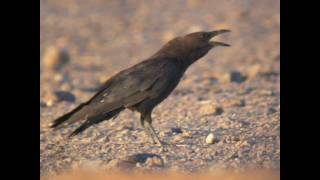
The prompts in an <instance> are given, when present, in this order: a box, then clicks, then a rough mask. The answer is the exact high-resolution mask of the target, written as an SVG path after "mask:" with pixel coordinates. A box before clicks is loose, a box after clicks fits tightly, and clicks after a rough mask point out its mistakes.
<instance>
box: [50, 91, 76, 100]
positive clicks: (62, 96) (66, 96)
mask: <svg viewBox="0 0 320 180" xmlns="http://www.w3.org/2000/svg"><path fill="white" fill-rule="evenodd" d="M55 95H56V96H57V97H58V100H59V101H68V102H75V101H76V97H75V96H74V95H73V94H72V93H70V92H67V91H55Z"/></svg>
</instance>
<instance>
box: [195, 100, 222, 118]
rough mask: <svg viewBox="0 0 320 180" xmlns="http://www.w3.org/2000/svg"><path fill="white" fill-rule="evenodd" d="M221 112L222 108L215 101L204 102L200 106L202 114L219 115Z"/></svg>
mask: <svg viewBox="0 0 320 180" xmlns="http://www.w3.org/2000/svg"><path fill="white" fill-rule="evenodd" d="M222 113H223V108H222V107H221V106H219V105H217V104H216V103H211V101H210V102H209V103H205V104H203V105H202V106H201V107H200V114H202V115H204V116H205V115H211V114H213V115H220V114H222Z"/></svg>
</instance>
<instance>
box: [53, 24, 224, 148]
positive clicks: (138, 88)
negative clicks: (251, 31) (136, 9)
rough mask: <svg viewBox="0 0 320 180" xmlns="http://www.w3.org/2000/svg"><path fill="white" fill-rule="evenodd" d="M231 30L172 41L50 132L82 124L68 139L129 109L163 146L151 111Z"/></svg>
mask: <svg viewBox="0 0 320 180" xmlns="http://www.w3.org/2000/svg"><path fill="white" fill-rule="evenodd" d="M226 32H230V30H224V29H223V30H217V31H211V32H195V33H191V34H188V35H185V36H182V37H177V38H174V39H173V40H171V41H169V42H168V43H167V44H165V45H164V46H163V47H162V48H161V49H160V50H159V51H158V52H156V53H155V54H154V55H153V56H151V57H150V58H148V59H147V60H144V61H142V62H140V63H139V64H136V65H134V66H132V67H130V68H128V69H125V70H123V71H120V72H119V73H117V74H116V75H114V76H113V77H111V78H110V79H109V80H107V81H106V82H105V83H104V84H103V86H102V87H101V90H100V91H99V92H98V93H97V94H95V95H94V96H93V97H92V98H91V99H90V100H89V101H87V102H85V103H82V104H80V105H79V106H78V107H77V108H75V109H74V110H72V111H70V112H69V113H67V114H65V115H63V116H61V117H59V118H58V119H56V120H54V122H53V123H52V124H51V126H50V127H51V128H60V127H63V126H65V125H70V124H72V123H74V122H77V121H81V120H82V121H83V123H82V125H81V126H80V127H78V128H77V129H76V130H75V131H74V132H73V133H71V134H70V135H69V137H71V136H74V135H76V134H78V133H80V132H82V131H84V130H85V129H87V128H88V127H90V126H91V125H93V124H98V123H100V122H102V121H104V120H108V119H111V118H112V117H114V118H115V117H116V116H117V115H118V114H119V113H120V112H121V111H123V110H124V109H126V108H128V109H130V110H132V111H138V112H139V113H140V114H141V118H140V121H141V125H142V126H143V128H144V129H145V131H146V133H147V134H148V135H149V136H150V137H151V139H152V141H153V143H158V144H160V145H161V146H162V147H163V145H162V143H161V141H160V140H159V138H158V136H157V135H156V133H155V130H154V129H153V127H152V125H151V123H152V118H151V113H152V110H153V108H154V107H155V106H156V105H158V104H159V103H160V102H162V101H163V100H164V99H165V98H166V97H168V95H169V94H170V93H171V92H172V91H173V89H174V88H175V87H176V86H177V85H178V83H179V81H180V79H181V77H182V76H183V74H184V72H185V71H186V69H187V68H188V67H189V66H190V65H191V64H192V63H194V62H195V61H197V60H198V59H200V58H201V57H203V56H204V55H206V54H207V53H208V52H209V51H210V50H211V49H212V48H214V47H216V46H229V45H228V44H225V43H222V42H216V41H210V39H211V38H213V37H214V36H216V35H218V34H222V33H226Z"/></svg>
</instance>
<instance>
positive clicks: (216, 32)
mask: <svg viewBox="0 0 320 180" xmlns="http://www.w3.org/2000/svg"><path fill="white" fill-rule="evenodd" d="M227 32H231V31H230V30H228V29H221V30H217V31H211V32H209V33H210V39H211V38H213V37H215V36H217V35H219V34H223V33H227ZM209 44H210V45H212V46H230V45H229V44H226V43H223V42H218V41H209Z"/></svg>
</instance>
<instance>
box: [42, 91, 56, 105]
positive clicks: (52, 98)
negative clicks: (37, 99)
mask: <svg viewBox="0 0 320 180" xmlns="http://www.w3.org/2000/svg"><path fill="white" fill-rule="evenodd" d="M42 100H43V102H44V103H45V104H46V106H48V107H50V106H52V105H53V104H55V103H57V102H59V98H58V97H57V96H56V95H55V94H54V92H52V91H48V92H46V94H45V95H44V96H43V98H42Z"/></svg>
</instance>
